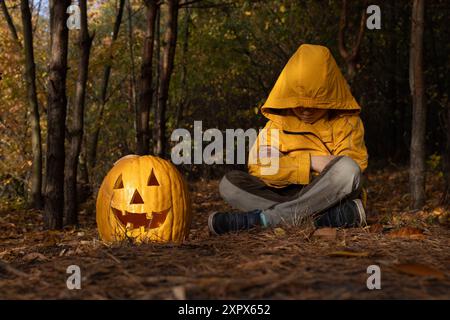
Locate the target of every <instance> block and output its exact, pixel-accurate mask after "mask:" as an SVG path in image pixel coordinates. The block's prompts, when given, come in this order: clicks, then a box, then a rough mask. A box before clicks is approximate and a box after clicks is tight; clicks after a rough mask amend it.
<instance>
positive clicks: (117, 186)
mask: <svg viewBox="0 0 450 320" xmlns="http://www.w3.org/2000/svg"><path fill="white" fill-rule="evenodd" d="M190 222H191V208H190V199H189V194H188V191H187V187H186V185H185V182H184V179H183V178H182V176H181V175H180V173H179V172H178V171H177V170H176V168H175V167H174V166H173V165H172V164H171V163H169V162H168V161H166V160H163V159H160V158H157V157H152V156H142V157H139V156H134V155H133V156H127V157H124V158H122V159H121V160H119V161H118V162H116V164H115V166H114V167H113V168H112V169H111V171H110V172H109V173H108V175H107V176H106V177H105V179H104V181H103V183H102V186H101V187H100V190H99V195H98V198H97V224H98V229H99V233H100V236H101V237H102V239H104V240H107V241H117V240H119V241H120V240H123V239H125V238H128V239H132V240H133V241H135V242H142V241H176V242H179V241H182V240H183V238H185V237H186V236H187V234H188V232H189V226H190Z"/></svg>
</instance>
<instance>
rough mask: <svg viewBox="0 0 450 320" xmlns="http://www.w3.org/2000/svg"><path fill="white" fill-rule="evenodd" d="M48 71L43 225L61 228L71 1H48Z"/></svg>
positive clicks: (48, 227)
mask: <svg viewBox="0 0 450 320" xmlns="http://www.w3.org/2000/svg"><path fill="white" fill-rule="evenodd" d="M49 5H50V34H51V41H50V42H51V44H50V59H49V62H50V70H49V80H48V107H47V122H48V124H47V161H46V163H47V166H46V184H45V212H44V225H45V228H47V229H60V228H62V225H63V210H64V154H65V152H64V138H65V121H66V107H67V97H66V76H67V49H68V39H69V32H68V29H67V26H66V20H67V14H66V11H67V8H68V6H69V5H70V0H58V1H56V0H51V1H50V4H49Z"/></svg>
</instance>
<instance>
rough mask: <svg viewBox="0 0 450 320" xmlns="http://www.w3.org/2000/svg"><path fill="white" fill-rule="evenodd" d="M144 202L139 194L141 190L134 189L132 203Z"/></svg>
mask: <svg viewBox="0 0 450 320" xmlns="http://www.w3.org/2000/svg"><path fill="white" fill-rule="evenodd" d="M142 203H144V200H142V197H141V195H140V194H139V191H137V190H134V193H133V197H132V198H131V201H130V204H142Z"/></svg>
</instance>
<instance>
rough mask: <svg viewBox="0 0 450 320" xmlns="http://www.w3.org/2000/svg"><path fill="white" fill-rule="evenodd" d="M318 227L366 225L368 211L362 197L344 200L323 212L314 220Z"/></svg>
mask: <svg viewBox="0 0 450 320" xmlns="http://www.w3.org/2000/svg"><path fill="white" fill-rule="evenodd" d="M314 224H315V225H316V227H334V228H338V227H343V228H353V227H364V226H366V225H367V221H366V212H365V210H364V206H363V204H362V201H361V200H360V199H355V200H347V201H344V202H342V203H340V204H338V205H336V206H334V207H331V208H330V209H328V210H326V211H325V212H324V213H322V214H321V215H320V216H319V217H318V218H317V219H316V220H315V222H314Z"/></svg>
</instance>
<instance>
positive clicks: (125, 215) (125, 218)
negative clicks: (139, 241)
mask: <svg viewBox="0 0 450 320" xmlns="http://www.w3.org/2000/svg"><path fill="white" fill-rule="evenodd" d="M111 209H112V211H113V212H114V215H115V216H116V217H117V219H119V221H120V223H121V224H122V225H123V226H124V227H129V228H131V229H138V228H140V227H144V228H145V229H155V228H159V227H160V226H161V225H162V224H163V223H164V221H166V217H167V213H169V211H170V207H169V208H168V209H166V210H163V211H159V212H152V213H151V218H150V219H149V218H147V214H146V213H135V212H129V211H126V210H125V211H122V210H119V209H116V208H113V207H111Z"/></svg>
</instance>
